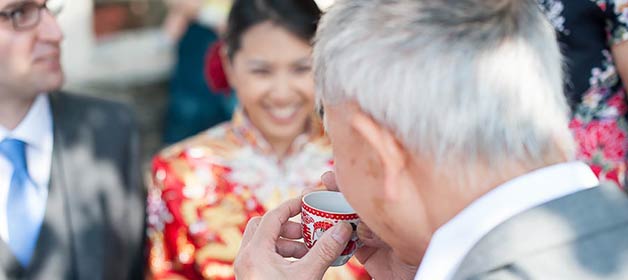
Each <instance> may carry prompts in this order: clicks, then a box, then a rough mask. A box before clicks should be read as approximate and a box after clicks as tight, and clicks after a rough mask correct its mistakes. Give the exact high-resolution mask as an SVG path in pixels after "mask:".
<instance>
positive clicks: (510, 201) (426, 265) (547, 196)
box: [414, 162, 599, 280]
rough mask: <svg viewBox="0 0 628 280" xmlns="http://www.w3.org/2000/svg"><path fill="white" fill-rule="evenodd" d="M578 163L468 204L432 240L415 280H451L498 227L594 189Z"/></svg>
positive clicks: (546, 171)
mask: <svg viewBox="0 0 628 280" xmlns="http://www.w3.org/2000/svg"><path fill="white" fill-rule="evenodd" d="M598 184H599V182H598V179H597V178H596V176H595V174H593V172H592V171H591V169H590V168H589V167H588V166H587V165H586V164H584V163H581V162H570V163H562V164H557V165H553V166H549V167H546V168H542V169H539V170H536V171H534V172H532V173H528V174H525V175H523V176H520V177H518V178H515V179H513V180H511V181H509V182H506V183H505V184H503V185H501V186H499V187H497V188H495V189H493V190H492V191H490V192H488V193H487V194H485V195H484V196H482V197H480V198H479V199H478V200H476V201H474V202H473V203H471V204H470V205H469V206H467V207H466V208H465V209H464V210H462V211H461V212H460V213H458V215H456V216H455V217H454V218H453V219H451V220H450V221H449V222H447V223H446V224H444V225H443V226H441V227H440V228H439V229H438V230H437V231H436V232H435V233H434V235H433V236H432V240H431V241H430V244H429V246H428V248H427V251H426V253H425V256H424V257H423V261H422V262H421V265H420V267H419V270H418V271H417V274H416V276H415V278H414V279H415V280H435V279H439V280H440V279H451V278H452V277H453V276H454V273H455V272H456V271H457V269H458V266H459V265H460V263H461V262H462V260H463V259H464V257H465V256H466V255H467V253H469V251H470V250H471V249H472V248H473V246H474V245H475V244H476V243H477V242H478V241H480V239H481V238H482V237H484V236H485V235H486V234H488V233H489V232H490V231H491V230H492V229H494V228H495V227H496V226H498V225H499V224H501V223H503V222H505V221H506V220H508V219H510V218H512V217H513V216H515V215H517V214H519V213H522V212H524V211H526V210H529V209H531V208H534V207H535V206H539V205H541V204H544V203H546V202H549V201H551V200H554V199H557V198H560V197H563V196H566V195H569V194H572V193H575V192H578V191H581V190H585V189H589V188H592V187H596V186H597V185H598Z"/></svg>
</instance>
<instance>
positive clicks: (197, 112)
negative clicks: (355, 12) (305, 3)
mask: <svg viewBox="0 0 628 280" xmlns="http://www.w3.org/2000/svg"><path fill="white" fill-rule="evenodd" d="M317 2H318V3H319V5H320V6H321V8H322V9H323V10H324V9H325V8H326V7H328V6H330V5H331V4H332V3H333V0H320V1H317ZM49 4H50V5H51V6H55V5H57V6H62V12H61V13H60V14H59V17H58V20H59V22H60V25H61V28H62V29H63V30H64V34H65V40H64V43H63V65H64V69H65V72H66V75H67V81H66V84H65V87H64V90H65V91H68V92H72V93H75V94H82V95H90V96H97V97H100V98H105V99H110V100H115V101H119V102H123V103H125V104H127V105H129V106H131V107H132V108H133V109H134V110H135V112H136V114H137V118H138V121H139V125H140V129H141V136H142V148H143V155H144V158H145V160H148V159H149V158H150V157H151V156H152V155H153V154H154V153H155V152H157V151H158V150H159V148H161V147H163V146H165V145H167V144H170V143H174V142H176V141H178V140H181V139H183V138H186V137H188V136H191V135H194V134H196V133H198V132H200V131H202V130H205V129H207V128H209V127H211V126H213V125H215V124H218V123H220V122H223V121H226V120H228V119H229V118H230V117H231V113H232V110H233V108H234V106H235V105H236V103H237V100H235V97H234V95H232V94H229V93H224V92H223V93H218V92H214V91H212V90H211V89H210V87H209V86H208V84H207V81H206V79H205V76H204V74H203V73H204V67H205V58H206V54H207V52H208V50H209V48H210V47H211V46H212V45H213V44H214V43H215V42H216V41H217V40H218V38H219V36H220V33H221V31H222V29H223V28H224V24H225V21H226V16H227V14H228V11H229V8H230V5H231V0H50V1H49Z"/></svg>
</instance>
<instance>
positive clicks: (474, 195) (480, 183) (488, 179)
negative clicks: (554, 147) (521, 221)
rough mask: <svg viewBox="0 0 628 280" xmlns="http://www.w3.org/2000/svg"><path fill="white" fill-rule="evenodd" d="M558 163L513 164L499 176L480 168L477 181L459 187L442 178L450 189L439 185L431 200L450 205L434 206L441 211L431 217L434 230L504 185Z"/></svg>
mask: <svg viewBox="0 0 628 280" xmlns="http://www.w3.org/2000/svg"><path fill="white" fill-rule="evenodd" d="M558 162H561V161H548V163H546V164H543V165H539V166H522V165H518V164H511V165H510V166H509V168H504V170H506V171H504V172H503V173H502V174H500V175H497V174H498V172H495V170H492V169H490V168H483V167H478V168H477V171H476V172H474V174H475V175H476V177H475V178H476V179H475V180H472V182H471V183H469V184H463V186H460V185H458V184H457V183H456V182H455V181H451V180H447V179H443V178H441V179H440V180H441V181H443V184H446V185H449V187H444V186H443V185H439V186H440V187H441V188H439V189H438V190H436V191H435V192H434V193H433V195H434V196H435V197H437V198H434V199H430V200H431V201H448V203H447V204H446V205H438V206H437V205H434V206H433V207H434V208H433V209H440V211H435V212H434V213H433V215H431V217H430V218H431V222H432V226H433V227H432V228H433V229H434V230H437V229H438V228H440V227H441V226H442V225H444V224H445V223H447V222H448V221H450V220H451V219H453V218H454V217H455V216H456V215H458V214H459V213H460V212H461V211H462V210H463V209H464V208H466V207H467V206H469V205H470V204H471V203H473V202H474V201H476V200H477V199H479V198H480V197H482V196H484V195H485V194H486V193H488V192H490V191H492V190H493V189H495V188H497V187H499V186H501V185H502V184H504V183H506V182H508V181H510V180H512V179H514V178H517V177H519V176H521V175H524V174H526V173H529V172H531V171H533V170H535V169H538V168H542V167H544V166H549V165H551V164H555V163H558ZM450 178H451V177H450ZM461 190H463V191H461ZM428 201H429V200H428ZM439 204H440V203H439Z"/></svg>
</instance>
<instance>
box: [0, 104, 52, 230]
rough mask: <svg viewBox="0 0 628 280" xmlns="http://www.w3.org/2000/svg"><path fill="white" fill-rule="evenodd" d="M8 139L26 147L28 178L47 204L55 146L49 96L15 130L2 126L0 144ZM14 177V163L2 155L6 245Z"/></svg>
mask: <svg viewBox="0 0 628 280" xmlns="http://www.w3.org/2000/svg"><path fill="white" fill-rule="evenodd" d="M5 138H13V139H17V140H21V141H24V143H26V163H27V165H28V174H29V176H30V177H31V179H32V180H33V181H34V183H35V184H36V187H37V188H38V190H39V192H40V197H41V198H42V200H41V201H43V203H44V204H45V201H46V199H47V197H48V184H49V182H50V170H51V165H52V144H53V132H52V113H51V111H50V101H49V100H48V95H46V94H40V95H39V96H37V98H36V99H35V102H33V105H32V106H31V108H30V109H29V111H28V113H27V114H26V117H25V118H24V119H23V120H22V121H21V122H20V124H19V125H18V126H17V127H16V128H15V129H14V130H12V131H10V130H8V129H6V128H5V127H3V126H2V125H0V142H2V140H4V139H5ZM12 174H13V166H12V165H11V162H9V161H8V160H7V159H6V158H5V157H4V156H2V155H0V237H1V238H2V239H3V240H4V241H6V242H8V240H9V229H8V225H7V198H8V196H9V186H10V184H11V177H12ZM34 207H37V206H34ZM39 207H41V205H39ZM44 208H45V205H44Z"/></svg>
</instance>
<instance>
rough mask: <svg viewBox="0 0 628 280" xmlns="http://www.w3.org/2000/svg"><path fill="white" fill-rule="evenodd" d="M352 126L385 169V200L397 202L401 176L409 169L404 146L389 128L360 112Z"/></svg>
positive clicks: (354, 115) (351, 121) (357, 113)
mask: <svg viewBox="0 0 628 280" xmlns="http://www.w3.org/2000/svg"><path fill="white" fill-rule="evenodd" d="M350 124H351V126H352V128H353V129H355V131H357V133H358V135H359V136H360V137H362V138H363V139H364V140H365V141H366V143H367V144H368V145H369V147H370V148H371V149H372V150H373V151H374V152H375V154H376V155H377V157H378V158H379V160H380V161H381V163H382V166H383V167H384V170H383V174H384V186H383V189H384V195H385V199H389V200H393V201H395V200H397V199H398V195H399V189H398V188H399V186H400V175H401V174H402V172H403V170H404V168H406V167H407V166H406V160H405V159H406V157H405V153H406V151H405V150H404V148H403V146H402V145H401V144H400V143H399V141H398V140H397V138H396V137H395V135H394V134H393V133H392V132H391V131H390V130H389V129H388V128H386V127H384V126H382V125H380V124H378V123H377V122H376V121H375V120H374V119H373V118H372V117H371V116H369V115H367V114H365V113H364V112H362V111H360V110H358V112H356V113H355V114H353V116H352V117H351V120H350Z"/></svg>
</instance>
